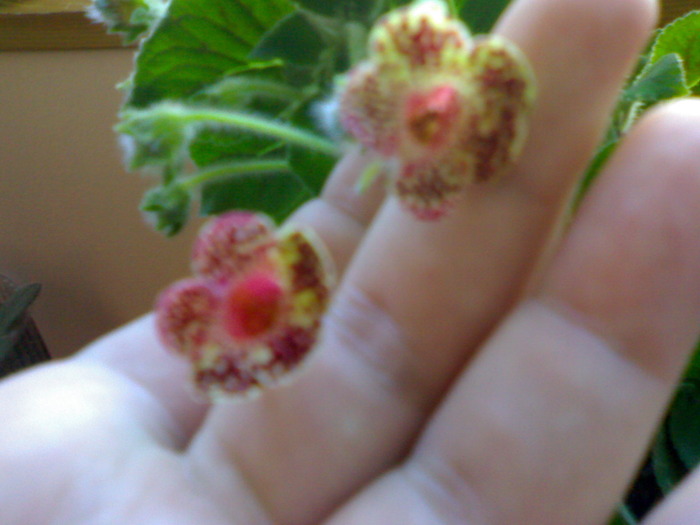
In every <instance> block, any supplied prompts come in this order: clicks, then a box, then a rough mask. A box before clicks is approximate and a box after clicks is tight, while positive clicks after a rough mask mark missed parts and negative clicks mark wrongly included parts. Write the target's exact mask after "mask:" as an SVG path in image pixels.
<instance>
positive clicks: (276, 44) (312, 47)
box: [250, 12, 326, 66]
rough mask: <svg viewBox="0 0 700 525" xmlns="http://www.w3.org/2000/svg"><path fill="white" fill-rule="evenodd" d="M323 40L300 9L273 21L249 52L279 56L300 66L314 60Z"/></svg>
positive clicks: (261, 56) (263, 56) (258, 56)
mask: <svg viewBox="0 0 700 525" xmlns="http://www.w3.org/2000/svg"><path fill="white" fill-rule="evenodd" d="M325 48H326V44H325V42H324V40H323V38H322V37H321V35H320V34H319V33H318V31H316V27H315V26H314V25H313V24H312V23H311V22H309V19H308V18H307V17H306V16H305V15H304V14H303V13H301V12H296V13H292V14H291V15H288V16H286V17H285V18H283V19H282V20H281V21H280V22H278V23H277V25H275V26H274V27H273V28H272V29H271V30H270V31H268V32H267V33H266V34H265V36H264V37H263V38H262V40H260V42H259V43H258V45H257V46H255V48H254V49H253V51H252V52H251V54H250V56H251V58H254V59H258V60H267V59H272V58H280V59H282V60H284V61H285V62H291V63H292V64H298V65H302V66H311V65H314V64H317V63H318V61H319V57H320V55H321V53H322V52H323V51H324V49H325Z"/></svg>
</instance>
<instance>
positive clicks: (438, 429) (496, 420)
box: [333, 101, 700, 525]
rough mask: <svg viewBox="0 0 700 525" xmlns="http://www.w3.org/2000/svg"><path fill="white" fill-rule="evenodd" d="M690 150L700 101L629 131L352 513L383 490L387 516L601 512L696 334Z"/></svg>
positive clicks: (583, 519)
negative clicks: (532, 283)
mask: <svg viewBox="0 0 700 525" xmlns="http://www.w3.org/2000/svg"><path fill="white" fill-rule="evenodd" d="M698 148H700V101H688V102H682V103H678V104H676V105H673V106H670V107H667V108H665V109H663V110H661V111H658V112H656V113H655V114H654V115H653V116H651V117H650V118H648V119H647V120H646V121H645V122H644V123H643V124H642V125H641V126H640V128H639V129H638V130H637V131H636V132H633V133H632V135H631V136H630V137H629V139H628V140H627V141H626V143H625V144H624V145H623V147H622V149H621V150H620V151H619V154H618V155H617V156H616V157H615V159H614V160H613V162H612V165H611V166H610V168H609V170H607V173H606V174H605V175H604V178H603V180H601V182H600V183H599V184H598V185H597V187H596V188H594V190H593V193H592V194H591V196H590V198H589V199H588V200H587V202H586V203H585V204H584V207H583V209H582V210H581V213H580V215H579V217H578V218H577V220H576V223H575V224H574V226H573V229H572V230H571V232H570V234H569V235H568V238H567V239H566V241H565V243H564V244H563V246H562V248H561V250H560V251H559V253H558V254H557V256H556V258H555V259H554V262H553V265H552V266H551V268H550V271H549V272H548V274H547V276H546V277H545V281H544V284H543V286H542V287H541V288H540V289H539V291H538V292H537V293H536V294H535V295H534V296H533V297H531V298H529V299H528V300H526V301H524V302H523V303H522V304H521V305H520V306H519V307H518V308H517V309H516V310H515V311H514V312H513V313H512V314H511V315H510V316H509V317H508V318H507V320H506V321H505V322H504V324H503V325H502V326H501V327H500V329H499V330H498V331H497V332H496V333H495V334H494V336H493V337H492V338H490V339H489V341H488V342H487V344H486V345H485V346H484V348H483V349H482V350H481V351H480V353H479V355H478V356H477V358H476V359H475V361H474V362H473V363H472V366H471V367H470V368H469V369H468V370H467V371H466V372H465V373H464V374H463V376H462V377H461V378H460V379H459V381H458V383H457V384H456V386H455V388H454V389H453V391H452V392H451V394H450V396H449V397H448V399H447V400H446V401H445V403H444V405H443V406H442V407H441V408H440V410H439V412H438V413H437V414H436V416H435V418H434V420H433V422H432V423H431V426H430V427H429V428H428V430H427V432H426V434H425V435H424V437H423V438H422V440H421V441H420V442H419V444H418V445H417V448H416V450H415V452H414V454H413V456H412V458H411V459H410V460H409V461H408V462H407V463H406V464H405V465H404V466H403V467H402V468H400V469H397V470H396V471H395V472H394V473H392V474H389V475H387V476H386V477H385V478H384V479H383V480H382V481H380V482H378V483H377V485H376V486H375V487H374V489H372V490H370V491H368V492H367V494H366V495H365V496H364V498H360V499H358V502H357V504H356V507H355V510H354V512H355V513H359V512H363V505H364V506H365V507H364V508H365V509H366V508H368V507H367V506H369V507H371V506H374V505H377V506H380V507H381V505H382V501H383V499H384V498H387V497H391V498H393V499H394V501H396V500H397V499H398V498H401V500H402V501H406V502H411V503H410V504H409V503H407V504H406V505H404V506H402V507H401V512H400V514H399V515H398V516H396V517H395V519H394V522H395V523H416V524H417V523H431V524H440V523H519V524H530V523H532V524H541V523H567V524H578V523H581V524H589V523H604V522H605V519H606V518H607V517H608V515H609V514H610V512H611V509H612V508H613V506H614V504H615V502H616V501H619V499H620V498H621V497H622V495H623V492H624V489H625V487H626V485H627V484H628V483H629V482H630V477H631V475H632V474H633V473H634V472H635V470H636V469H635V467H636V465H637V464H638V462H639V461H640V460H641V459H642V456H643V454H644V452H645V450H646V449H647V446H648V443H649V440H650V437H651V436H652V433H653V430H654V428H655V426H656V425H657V423H658V420H659V419H660V417H661V415H662V413H663V410H664V407H665V405H666V404H667V402H668V399H669V397H670V395H671V393H672V391H673V386H674V383H675V381H676V380H677V378H678V376H679V374H680V373H681V371H682V369H683V365H684V363H685V360H686V359H687V355H688V353H689V351H690V349H691V348H692V346H693V343H694V342H695V340H696V338H697V335H698V322H699V321H700V275H699V274H698V272H697V268H698V267H700V244H698V242H697V239H698V234H699V233H700V229H699V227H698V224H700V209H699V208H698V206H697V201H698V199H699V198H700V170H698V168H697V163H696V159H695V157H696V152H697V151H698ZM363 499H364V502H363V501H362V500H363ZM381 508H382V510H380V511H379V512H380V515H381V516H383V515H384V514H381V512H387V509H386V508H384V507H381ZM348 512H350V511H348ZM417 512H422V513H424V514H423V515H424V516H425V515H427V516H430V519H422V520H414V521H411V520H410V519H409V517H410V516H412V515H413V514H414V513H417ZM347 516H351V514H348V515H346V518H343V519H338V520H337V521H336V522H333V523H334V525H335V524H343V523H360V522H361V521H352V520H350V519H347ZM379 521H381V520H379ZM663 523H668V522H663Z"/></svg>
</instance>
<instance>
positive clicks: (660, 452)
mask: <svg viewBox="0 0 700 525" xmlns="http://www.w3.org/2000/svg"><path fill="white" fill-rule="evenodd" d="M667 423H668V422H667V421H666V422H664V424H662V425H661V428H660V429H659V432H658V433H657V436H656V441H655V442H654V447H653V449H652V451H651V464H652V468H653V469H654V476H655V477H656V481H657V483H658V485H659V488H661V490H662V491H663V493H664V494H668V493H669V492H671V491H672V490H673V488H674V487H675V486H676V485H677V484H678V483H679V482H680V481H681V480H682V479H683V478H684V477H685V475H686V474H687V473H688V469H686V467H685V465H684V464H683V462H682V461H681V459H680V458H679V457H678V452H677V451H676V449H675V448H674V447H673V443H672V442H671V439H670V437H669V432H668V424H667Z"/></svg>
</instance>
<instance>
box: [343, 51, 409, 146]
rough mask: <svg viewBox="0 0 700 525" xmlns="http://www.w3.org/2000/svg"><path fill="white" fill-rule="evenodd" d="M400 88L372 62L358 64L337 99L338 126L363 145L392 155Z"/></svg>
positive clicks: (397, 130)
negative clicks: (338, 110)
mask: <svg viewBox="0 0 700 525" xmlns="http://www.w3.org/2000/svg"><path fill="white" fill-rule="evenodd" d="M403 91H405V88H404V89H402V88H401V87H397V86H396V85H394V84H393V83H392V82H390V81H389V78H388V77H387V75H386V72H382V71H380V70H379V69H378V68H377V67H376V66H375V65H373V64H371V63H369V62H364V63H362V64H360V65H358V66H357V67H356V68H355V69H353V70H352V71H351V72H350V73H349V75H348V78H347V80H346V85H345V88H344V90H343V92H342V96H341V99H340V120H341V123H342V125H343V126H344V127H345V129H346V130H347V131H348V132H349V133H351V134H352V135H353V136H354V137H355V138H356V139H357V140H358V141H359V142H360V144H362V145H363V146H366V147H368V148H371V149H373V150H374V151H376V152H378V153H381V154H382V155H386V156H391V155H393V154H394V153H396V148H397V145H398V141H399V133H400V128H399V124H400V116H399V110H400V107H401V104H402V97H403Z"/></svg>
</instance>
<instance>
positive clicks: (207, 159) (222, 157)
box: [190, 128, 280, 168]
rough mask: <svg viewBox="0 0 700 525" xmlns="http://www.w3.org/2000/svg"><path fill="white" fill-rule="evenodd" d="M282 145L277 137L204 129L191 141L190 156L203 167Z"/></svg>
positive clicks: (253, 154)
mask: <svg viewBox="0 0 700 525" xmlns="http://www.w3.org/2000/svg"><path fill="white" fill-rule="evenodd" d="M276 145H280V142H279V141H278V140H277V139H271V138H267V137H261V136H259V135H252V134H249V133H241V132H240V131H238V130H226V129H216V128H211V129H207V128H205V129H202V130H201V131H200V132H199V133H198V134H197V136H196V137H195V139H194V140H193V141H192V142H191V143H190V156H191V158H192V160H193V161H194V163H195V164H196V165H197V166H198V167H200V168H203V167H205V166H211V165H213V164H219V163H221V162H225V161H228V160H233V159H239V158H250V157H255V156H259V155H261V154H262V152H266V151H268V150H271V149H273V147H274V146H276Z"/></svg>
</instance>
